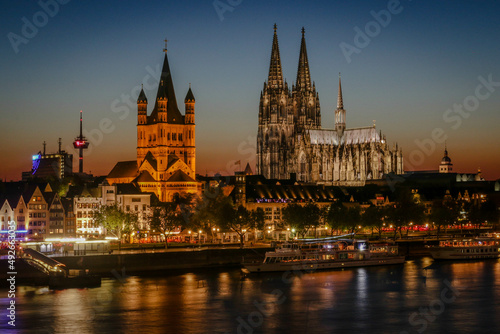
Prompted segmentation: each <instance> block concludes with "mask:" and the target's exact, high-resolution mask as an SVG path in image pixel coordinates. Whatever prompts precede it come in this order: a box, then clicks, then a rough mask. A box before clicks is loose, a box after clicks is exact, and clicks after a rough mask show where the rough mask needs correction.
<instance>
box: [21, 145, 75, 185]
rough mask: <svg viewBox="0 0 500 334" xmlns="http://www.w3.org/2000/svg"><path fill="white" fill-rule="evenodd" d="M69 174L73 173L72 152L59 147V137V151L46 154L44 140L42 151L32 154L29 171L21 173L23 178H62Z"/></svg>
mask: <svg viewBox="0 0 500 334" xmlns="http://www.w3.org/2000/svg"><path fill="white" fill-rule="evenodd" d="M71 174H73V154H69V153H67V152H66V151H63V150H62V149H61V138H59V151H58V152H56V153H50V154H46V153H45V142H44V143H43V152H38V154H35V155H33V156H32V168H31V171H30V172H29V173H23V180H25V179H27V178H29V177H39V178H48V177H56V178H58V179H63V178H65V177H66V176H69V175H71Z"/></svg>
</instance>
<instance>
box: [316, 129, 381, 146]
mask: <svg viewBox="0 0 500 334" xmlns="http://www.w3.org/2000/svg"><path fill="white" fill-rule="evenodd" d="M307 134H308V135H309V139H310V141H311V144H313V145H314V144H326V145H335V146H338V145H355V144H363V143H377V142H380V141H381V138H380V133H379V132H377V130H376V129H375V128H374V127H373V126H369V127H365V128H356V129H347V130H345V131H344V135H343V136H342V137H340V138H339V136H338V134H337V131H335V130H328V129H324V130H307Z"/></svg>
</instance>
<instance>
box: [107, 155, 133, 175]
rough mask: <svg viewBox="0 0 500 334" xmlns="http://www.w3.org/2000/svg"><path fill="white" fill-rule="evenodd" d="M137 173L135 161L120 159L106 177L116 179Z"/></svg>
mask: <svg viewBox="0 0 500 334" xmlns="http://www.w3.org/2000/svg"><path fill="white" fill-rule="evenodd" d="M137 173H138V169H137V161H136V160H133V161H120V162H117V163H116V165H115V167H113V169H112V170H111V172H109V174H108V178H112V179H118V178H126V177H136V176H137Z"/></svg>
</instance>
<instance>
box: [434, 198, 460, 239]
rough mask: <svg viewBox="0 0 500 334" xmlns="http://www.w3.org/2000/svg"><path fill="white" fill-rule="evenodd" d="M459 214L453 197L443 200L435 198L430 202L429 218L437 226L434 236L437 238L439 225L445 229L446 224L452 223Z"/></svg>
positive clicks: (439, 229) (439, 230)
mask: <svg viewBox="0 0 500 334" xmlns="http://www.w3.org/2000/svg"><path fill="white" fill-rule="evenodd" d="M459 216H460V209H459V206H458V204H457V202H455V201H454V200H453V199H451V198H446V199H444V200H436V201H434V202H433V203H432V209H431V213H430V215H429V218H430V220H431V221H433V222H434V224H435V225H436V226H437V235H436V238H438V239H439V234H440V232H441V227H444V228H445V229H446V226H448V225H453V224H454V223H455V222H456V221H457V220H458V218H459Z"/></svg>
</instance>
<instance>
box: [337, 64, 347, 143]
mask: <svg viewBox="0 0 500 334" xmlns="http://www.w3.org/2000/svg"><path fill="white" fill-rule="evenodd" d="M335 130H337V134H338V136H339V137H342V136H343V135H344V130H345V110H344V100H343V98H342V83H341V81H340V73H339V96H338V98H337V109H336V110H335Z"/></svg>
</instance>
